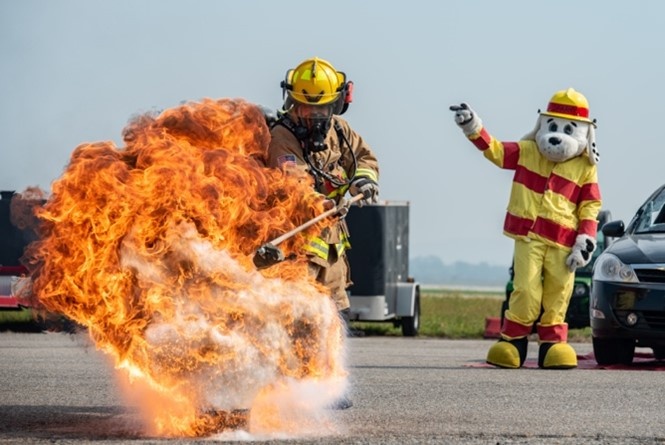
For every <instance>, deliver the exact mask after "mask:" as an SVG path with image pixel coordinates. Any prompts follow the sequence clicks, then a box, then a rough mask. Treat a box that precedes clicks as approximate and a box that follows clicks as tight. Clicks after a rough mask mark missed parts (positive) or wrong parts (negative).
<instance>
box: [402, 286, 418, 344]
mask: <svg viewBox="0 0 665 445" xmlns="http://www.w3.org/2000/svg"><path fill="white" fill-rule="evenodd" d="M413 304H414V307H413V316H412V317H402V322H401V325H402V335H403V336H405V337H415V336H416V335H418V330H419V329H420V290H418V289H416V301H414V303H413Z"/></svg>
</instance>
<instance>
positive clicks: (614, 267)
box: [593, 253, 639, 283]
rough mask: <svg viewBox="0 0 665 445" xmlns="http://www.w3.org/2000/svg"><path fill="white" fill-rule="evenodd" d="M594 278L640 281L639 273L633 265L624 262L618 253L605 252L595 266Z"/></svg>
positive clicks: (627, 281) (629, 281) (599, 279)
mask: <svg viewBox="0 0 665 445" xmlns="http://www.w3.org/2000/svg"><path fill="white" fill-rule="evenodd" d="M593 279H594V280H596V281H619V282H623V283H638V282H639V280H638V279H637V275H635V271H634V270H633V268H632V267H630V266H628V265H627V264H624V263H623V262H622V261H621V260H620V259H619V258H617V256H616V255H612V254H611V253H603V254H601V255H600V256H599V257H598V259H597V260H596V264H595V265H594V266H593Z"/></svg>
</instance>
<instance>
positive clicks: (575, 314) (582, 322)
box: [501, 210, 612, 329]
mask: <svg viewBox="0 0 665 445" xmlns="http://www.w3.org/2000/svg"><path fill="white" fill-rule="evenodd" d="M611 219H612V214H611V213H610V211H609V210H602V211H600V212H599V213H598V235H597V238H596V250H595V251H594V252H593V257H592V258H591V261H590V262H589V264H587V265H586V266H584V267H580V268H579V269H577V271H575V284H574V286H573V293H572V295H571V297H570V304H569V305H568V312H566V323H568V327H569V328H570V329H580V328H585V327H588V326H589V324H590V323H589V298H590V296H591V278H592V276H593V265H594V263H595V261H596V259H597V258H598V257H599V256H600V254H601V253H602V252H603V251H604V250H605V247H607V242H606V239H605V236H604V235H603V232H602V231H601V228H602V227H603V226H604V225H605V223H607V222H608V221H610V220H611ZM509 272H510V280H508V283H506V299H505V300H504V302H503V304H502V305H501V324H502V325H503V314H504V313H505V312H506V310H507V309H508V301H509V300H510V294H512V292H513V279H514V278H515V276H514V272H513V267H512V266H511V267H510V269H509ZM534 326H535V325H534Z"/></svg>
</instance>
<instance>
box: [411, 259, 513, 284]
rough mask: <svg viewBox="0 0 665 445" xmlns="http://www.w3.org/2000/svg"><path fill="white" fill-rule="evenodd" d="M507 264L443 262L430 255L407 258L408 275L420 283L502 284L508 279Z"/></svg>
mask: <svg viewBox="0 0 665 445" xmlns="http://www.w3.org/2000/svg"><path fill="white" fill-rule="evenodd" d="M508 267H509V265H506V266H496V265H490V264H487V263H484V262H483V263H479V264H471V263H466V262H463V261H457V262H455V263H452V264H445V263H444V262H443V261H442V260H441V258H439V257H437V256H434V255H431V256H425V257H415V258H411V259H410V260H409V275H410V276H411V277H413V278H414V279H415V280H416V281H418V282H419V283H422V284H439V285H446V284H450V285H469V286H504V285H505V284H506V282H507V281H508V279H509V272H508Z"/></svg>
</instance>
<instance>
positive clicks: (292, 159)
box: [277, 155, 296, 167]
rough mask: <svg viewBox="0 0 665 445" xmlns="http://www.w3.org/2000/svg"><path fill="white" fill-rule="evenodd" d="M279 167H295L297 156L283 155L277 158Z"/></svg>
mask: <svg viewBox="0 0 665 445" xmlns="http://www.w3.org/2000/svg"><path fill="white" fill-rule="evenodd" d="M277 165H279V166H280V167H295V166H296V155H282V156H280V157H278V158H277Z"/></svg>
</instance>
